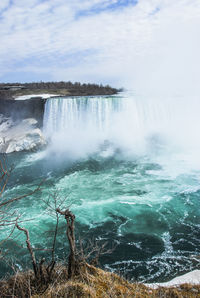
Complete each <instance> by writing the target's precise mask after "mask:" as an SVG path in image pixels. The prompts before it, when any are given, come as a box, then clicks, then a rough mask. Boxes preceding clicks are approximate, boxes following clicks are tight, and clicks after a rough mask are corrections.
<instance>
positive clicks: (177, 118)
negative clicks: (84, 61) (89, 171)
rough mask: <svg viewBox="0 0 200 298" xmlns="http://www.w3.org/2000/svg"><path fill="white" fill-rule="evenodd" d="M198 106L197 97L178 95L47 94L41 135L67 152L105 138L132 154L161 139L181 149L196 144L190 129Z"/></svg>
mask: <svg viewBox="0 0 200 298" xmlns="http://www.w3.org/2000/svg"><path fill="white" fill-rule="evenodd" d="M199 107H200V104H199V100H198V98H191V99H190V101H189V100H188V98H183V97H181V98H177V97H174V98H164V97H163V98H153V97H147V96H146V97H145V96H143V97H142V96H136V95H133V94H127V93H124V94H122V95H118V96H110V97H106V96H98V97H65V98H64V97H60V98H50V99H48V100H47V102H46V105H45V113H44V121H43V123H44V134H45V136H46V137H47V138H51V139H54V142H56V143H57V149H58V150H61V148H62V149H63V150H64V147H65V145H66V144H67V148H69V147H70V146H71V148H72V150H73V149H74V147H76V148H77V146H78V147H79V148H80V150H81V148H82V150H83V151H84V150H86V151H87V150H89V149H90V147H91V148H92V147H93V146H95V144H96V145H97V144H98V145H99V144H100V143H102V142H103V141H105V140H109V141H110V142H112V143H114V144H115V145H116V146H117V147H120V148H122V147H123V148H128V149H129V150H132V151H137V152H143V151H144V150H149V148H150V147H149V142H150V143H152V142H153V143H157V142H160V141H163V140H164V142H165V143H166V142H168V146H169V147H170V148H171V147H172V145H174V144H175V143H176V145H178V146H179V147H182V148H183V147H188V146H190V147H191V146H192V147H195V148H197V147H198V148H199V147H200V142H199V137H198V132H195V131H197V129H196V127H197V125H198V123H199V115H198V111H199ZM169 142H170V143H169ZM59 143H60V144H62V145H60V146H59ZM197 145H198V146H197ZM93 149H94V148H93ZM89 151H90V150H89Z"/></svg>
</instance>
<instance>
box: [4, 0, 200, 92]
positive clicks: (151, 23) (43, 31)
mask: <svg viewBox="0 0 200 298" xmlns="http://www.w3.org/2000/svg"><path fill="white" fill-rule="evenodd" d="M2 3H4V4H1V6H0V11H2V13H1V14H0V35H1V47H0V68H1V77H0V80H1V81H4V79H5V78H7V79H8V78H9V76H10V77H13V72H15V73H16V74H18V77H19V79H18V81H26V78H27V77H28V78H29V79H30V80H31V74H32V77H33V78H34V80H35V78H36V77H38V80H42V79H43V78H45V80H47V79H49V80H52V79H54V80H61V79H62V80H74V81H79V80H80V81H96V82H103V83H104V82H105V83H110V84H115V85H118V86H122V85H125V86H128V87H132V88H134V89H138V90H144V89H145V90H149V92H150V91H152V92H155V90H158V89H160V90H166V89H167V90H168V91H169V90H171V92H172V91H173V92H174V91H176V92H183V89H185V85H186V83H187V85H188V89H189V90H188V91H191V89H192V90H193V91H195V92H197V89H198V82H197V78H198V77H199V74H200V73H199V69H200V67H199V63H200V58H199V51H200V41H199V37H198V36H200V34H199V33H200V32H199V31H200V20H199V15H200V3H199V1H198V0H190V1H188V0H177V1H172V0H162V1H161V0H138V2H136V1H124V0H118V1H117V0H113V1H107V0H105V1H100V0H85V1H80V0H70V1H64V0H55V1H50V0H46V1H40V0H29V1H23V0H22V1H17V0H14V1H12V4H10V5H9V6H6V3H8V1H5V2H4V1H2ZM6 7H7V8H6ZM5 8H6V9H5ZM77 16H78V17H77ZM14 77H15V76H14ZM192 78H193V79H192ZM11 80H12V79H11Z"/></svg>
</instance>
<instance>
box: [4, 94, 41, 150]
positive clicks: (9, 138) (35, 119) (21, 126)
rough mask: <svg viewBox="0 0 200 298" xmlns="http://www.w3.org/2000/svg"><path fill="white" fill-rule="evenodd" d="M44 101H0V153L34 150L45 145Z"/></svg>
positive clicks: (37, 99) (34, 99)
mask: <svg viewBox="0 0 200 298" xmlns="http://www.w3.org/2000/svg"><path fill="white" fill-rule="evenodd" d="M44 105H45V100H43V99H42V98H32V99H28V100H17V101H16V100H0V153H11V152H15V151H24V150H35V149H37V148H40V147H41V146H44V145H45V139H44V137H43V135H42V130H41V127H42V125H43V114H44Z"/></svg>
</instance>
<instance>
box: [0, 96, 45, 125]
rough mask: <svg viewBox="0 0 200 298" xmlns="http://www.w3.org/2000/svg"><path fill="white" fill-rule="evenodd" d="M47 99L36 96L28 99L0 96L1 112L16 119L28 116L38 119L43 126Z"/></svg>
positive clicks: (38, 122) (38, 123)
mask: <svg viewBox="0 0 200 298" xmlns="http://www.w3.org/2000/svg"><path fill="white" fill-rule="evenodd" d="M44 106H45V99H43V98H41V97H34V98H30V99H27V100H12V99H10V100H9V99H1V98H0V114H3V115H4V116H6V117H11V118H12V119H13V120H14V121H19V120H23V119H27V118H34V119H36V120H37V126H38V127H42V125H43V115H44Z"/></svg>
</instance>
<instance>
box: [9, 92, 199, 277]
mask: <svg viewBox="0 0 200 298" xmlns="http://www.w3.org/2000/svg"><path fill="white" fill-rule="evenodd" d="M199 108H200V104H199V101H198V99H196V98H191V99H190V101H188V100H187V99H184V98H183V97H180V98H178V97H174V98H149V97H142V96H136V95H132V94H128V95H127V94H121V95H118V96H111V97H73V98H51V99H48V100H47V102H46V105H45V114H44V134H45V135H46V137H47V138H48V139H49V144H48V146H47V148H46V150H45V151H43V152H38V153H33V154H27V155H26V156H24V155H23V156H21V157H20V156H19V155H13V159H14V160H16V161H17V168H16V172H15V175H14V177H13V178H12V180H11V181H10V187H9V188H8V190H7V193H6V195H8V196H10V197H11V196H12V195H16V194H17V193H19V194H22V193H26V192H27V188H28V189H29V188H33V187H34V184H35V185H37V184H38V183H39V181H41V179H42V178H46V180H45V182H44V184H43V191H42V193H41V197H42V199H43V200H44V199H47V198H49V193H51V194H52V193H54V191H55V190H57V194H59V197H60V198H61V199H63V198H67V201H66V205H67V206H69V205H70V208H71V210H72V211H73V212H74V213H75V215H76V222H77V227H76V232H77V233H78V234H79V235H80V236H81V238H82V239H86V240H87V239H96V241H98V242H99V243H102V242H103V243H104V242H108V244H109V245H112V244H113V243H114V244H116V249H115V250H114V252H113V253H112V254H111V255H108V256H104V257H102V258H101V264H102V265H103V266H104V267H106V268H109V269H111V270H117V271H121V272H122V274H123V273H125V274H126V275H127V274H128V275H129V277H131V278H133V279H137V280H140V281H150V282H157V281H166V280H169V279H170V278H173V277H174V276H176V275H179V274H181V273H185V272H186V271H190V270H193V269H197V268H199V266H200V261H199V258H198V255H199V247H200V240H199V239H200V226H199V218H200V214H199V199H200V186H199V184H200V180H199V177H200V165H199V164H200V163H199V162H198V161H199V160H200V159H199V149H200V146H199V144H200V142H199V139H200V138H199V132H198V129H197V127H198V124H199V115H198V114H199ZM105 141H107V142H105ZM33 181H34V182H33ZM39 197H40V195H39V194H34V195H33V197H32V200H29V201H26V202H25V203H24V202H23V201H19V202H18V205H17V208H18V209H19V210H21V213H23V216H22V217H21V220H25V223H26V227H27V228H30V234H31V235H30V236H31V239H32V243H33V245H35V247H38V245H40V239H41V242H42V248H44V247H45V248H47V251H48V248H49V247H50V245H51V241H50V239H49V237H51V236H52V229H53V227H54V223H53V220H52V218H50V217H49V216H48V214H47V213H46V206H44V204H43V202H41V201H40V200H39ZM30 210H31V217H32V218H33V219H34V220H33V222H30V223H29V221H26V220H29V219H30ZM33 226H34V228H32V227H33ZM63 227H64V223H63ZM61 228H62V227H61ZM64 234H65V233H64V230H63V233H61V234H59V237H58V245H57V249H56V254H57V257H58V258H61V259H62V258H63V254H64V253H65V250H66V248H65V247H64V246H63V243H65V240H63V237H64V236H63V235H64ZM17 237H18V238H17ZM38 239H39V240H38ZM21 241H23V240H22V239H21V238H19V235H15V238H14V240H13V241H12V242H11V244H10V247H9V248H10V251H11V255H12V249H14V247H15V246H16V247H17V248H18V247H19V243H20V242H21ZM15 250H16V249H15ZM13 253H14V252H13ZM41 254H42V253H41ZM44 254H45V253H44ZM45 257H46V255H45ZM18 259H20V260H21V262H22V263H26V262H27V260H28V254H27V252H26V251H25V250H24V251H21V257H19V258H18Z"/></svg>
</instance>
